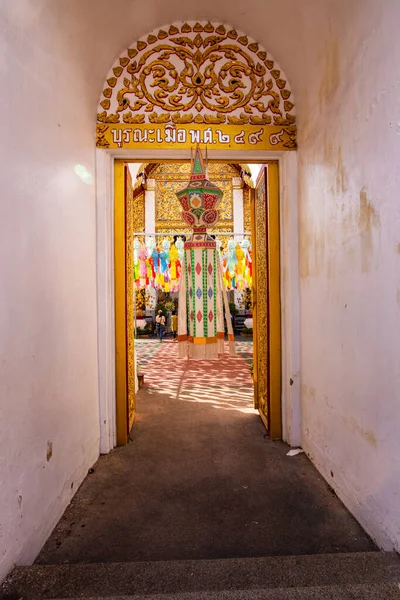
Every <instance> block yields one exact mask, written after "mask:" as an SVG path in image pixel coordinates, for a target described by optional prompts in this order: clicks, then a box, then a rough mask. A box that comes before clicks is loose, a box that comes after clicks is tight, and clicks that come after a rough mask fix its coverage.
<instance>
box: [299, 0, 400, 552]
mask: <svg viewBox="0 0 400 600" xmlns="http://www.w3.org/2000/svg"><path fill="white" fill-rule="evenodd" d="M399 22H400V3H399V2H398V0H385V1H383V2H379V3H378V2H375V1H374V0H364V1H363V2H358V1H354V2H351V3H348V6H347V7H345V8H343V6H342V9H339V10H337V11H333V12H332V14H331V20H330V23H329V25H323V24H322V25H321V27H320V28H319V29H318V28H317V29H316V31H315V32H314V33H315V36H314V42H315V48H314V51H315V56H316V57H315V56H314V58H313V57H312V55H311V50H312V48H310V47H309V48H308V49H307V48H306V51H305V56H304V60H305V61H309V64H310V67H311V68H310V70H309V73H308V75H307V78H306V79H305V81H304V84H305V90H304V94H303V95H301V94H300V97H301V102H300V104H301V107H300V121H299V126H300V165H299V174H300V277H301V379H302V422H303V430H302V443H303V447H304V448H305V450H306V451H307V452H308V453H309V455H310V456H311V458H312V460H313V461H314V462H315V464H316V465H317V467H318V468H319V469H320V471H321V472H322V473H323V475H324V476H325V477H326V478H327V480H328V481H329V483H330V484H331V485H332V486H333V487H334V489H335V490H336V491H337V492H338V494H339V496H340V497H341V498H342V499H343V500H344V502H345V504H346V505H347V506H348V507H349V508H350V510H351V511H352V512H353V513H354V514H355V515H356V517H357V518H358V519H359V520H360V522H361V523H362V524H363V525H364V526H365V528H366V529H367V531H368V532H369V533H370V534H371V535H372V536H373V537H374V538H375V539H376V540H377V541H378V543H379V544H380V545H381V546H382V547H383V548H385V549H392V548H393V547H394V548H396V549H397V550H400V442H399V431H400V335H399V333H400V203H399V189H400V168H399V156H400V37H399V35H398V24H399Z"/></svg>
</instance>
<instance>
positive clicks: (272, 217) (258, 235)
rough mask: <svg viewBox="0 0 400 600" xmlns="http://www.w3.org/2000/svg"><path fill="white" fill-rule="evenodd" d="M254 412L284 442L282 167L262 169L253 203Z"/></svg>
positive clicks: (273, 435)
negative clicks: (281, 291) (280, 186)
mask: <svg viewBox="0 0 400 600" xmlns="http://www.w3.org/2000/svg"><path fill="white" fill-rule="evenodd" d="M252 245H253V322H254V327H253V331H254V334H255V335H254V407H255V408H256V409H258V411H259V413H260V416H261V418H262V420H263V422H264V424H265V426H266V428H267V429H268V432H269V434H270V437H271V439H281V437H282V414H281V413H282V408H281V324H280V314H281V313H280V311H281V308H280V260H279V252H280V250H279V167H278V163H277V162H276V161H269V162H268V163H267V164H266V165H264V166H263V167H262V169H261V171H260V174H259V176H258V178H257V183H256V188H255V190H254V194H253V199H252Z"/></svg>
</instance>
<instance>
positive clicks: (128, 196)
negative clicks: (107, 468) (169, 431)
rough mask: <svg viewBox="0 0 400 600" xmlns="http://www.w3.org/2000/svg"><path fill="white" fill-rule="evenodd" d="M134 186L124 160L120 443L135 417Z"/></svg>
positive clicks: (118, 301)
mask: <svg viewBox="0 0 400 600" xmlns="http://www.w3.org/2000/svg"><path fill="white" fill-rule="evenodd" d="M132 203H133V189H132V180H131V175H130V171H129V169H128V167H127V165H125V164H124V162H123V161H119V160H117V161H115V167H114V285H115V357H116V359H115V369H116V417H117V444H118V445H119V446H122V445H124V444H126V443H127V442H128V435H129V431H130V429H131V427H132V424H133V421H134V418H135V365H134V324H133V273H132V268H133V223H132V218H133V211H132V208H133V207H132Z"/></svg>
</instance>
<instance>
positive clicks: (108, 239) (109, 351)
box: [96, 149, 301, 454]
mask: <svg viewBox="0 0 400 600" xmlns="http://www.w3.org/2000/svg"><path fill="white" fill-rule="evenodd" d="M188 158H189V152H188V151H187V150H153V151H149V150H147V151H144V150H141V151H136V150H130V151H127V150H101V149H96V210H97V313H98V364H99V375H98V377H99V404H100V452H101V453H102V454H106V453H107V452H109V451H110V450H112V449H113V448H114V447H115V445H116V414H115V410H116V407H115V311H114V160H116V159H126V160H128V159H129V160H134V161H137V162H151V161H156V160H157V159H163V160H171V161H174V160H178V159H186V160H187V159H188ZM209 159H210V160H211V159H218V160H226V161H227V162H241V163H252V162H253V163H263V162H265V161H266V160H278V161H279V175H280V227H281V230H280V246H281V310H282V315H281V317H282V434H283V439H284V440H285V441H286V442H288V443H289V444H290V445H292V446H297V445H299V444H300V431H301V414H300V327H299V271H298V265H299V252H298V203H297V152H251V151H242V152H238V151H228V152H222V151H210V152H209Z"/></svg>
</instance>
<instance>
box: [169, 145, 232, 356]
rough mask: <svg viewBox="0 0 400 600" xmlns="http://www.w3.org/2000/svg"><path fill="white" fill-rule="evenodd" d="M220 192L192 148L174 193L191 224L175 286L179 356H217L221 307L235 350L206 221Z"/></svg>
mask: <svg viewBox="0 0 400 600" xmlns="http://www.w3.org/2000/svg"><path fill="white" fill-rule="evenodd" d="M222 195H223V192H222V190H220V189H219V188H218V187H217V186H216V185H214V184H213V183H211V182H210V181H208V179H207V177H206V172H205V168H204V162H203V157H202V155H201V152H200V149H199V148H197V149H196V152H195V156H194V160H193V162H192V174H191V177H190V181H189V183H188V185H187V186H186V187H185V188H184V189H183V190H181V191H179V192H178V193H177V197H178V200H179V202H180V203H181V206H182V208H183V212H182V218H183V220H184V221H185V223H186V224H187V225H189V226H190V227H192V228H193V235H192V236H191V237H190V238H189V239H188V240H187V241H186V242H185V245H184V257H183V266H182V272H181V277H180V288H179V317H178V342H179V355H180V357H182V358H183V357H188V358H192V359H196V360H202V359H216V358H218V353H223V351H224V338H225V335H224V316H223V314H224V311H223V307H222V302H224V306H225V315H226V320H227V328H228V340H229V349H230V354H231V355H232V356H234V355H235V347H234V336H233V328H232V320H231V316H230V312H229V303H228V298H227V295H226V290H225V287H224V285H223V283H222V272H221V265H220V259H219V256H218V250H217V244H216V242H215V240H214V239H213V238H211V237H210V236H209V235H207V227H211V226H213V225H215V223H216V222H217V221H218V217H219V213H218V205H219V202H220V200H221V198H222Z"/></svg>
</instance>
